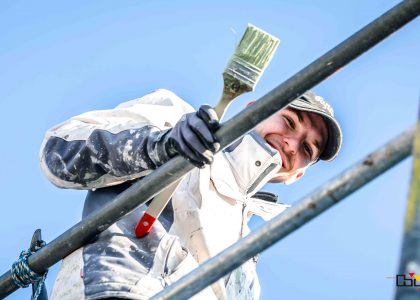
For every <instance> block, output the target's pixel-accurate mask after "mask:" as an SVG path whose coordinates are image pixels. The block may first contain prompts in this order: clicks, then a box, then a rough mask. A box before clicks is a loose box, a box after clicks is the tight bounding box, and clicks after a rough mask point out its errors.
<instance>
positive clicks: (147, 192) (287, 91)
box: [0, 0, 420, 297]
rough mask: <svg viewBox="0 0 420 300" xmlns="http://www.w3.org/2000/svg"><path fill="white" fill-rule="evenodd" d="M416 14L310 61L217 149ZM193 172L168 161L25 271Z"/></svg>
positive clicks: (226, 128)
mask: <svg viewBox="0 0 420 300" xmlns="http://www.w3.org/2000/svg"><path fill="white" fill-rule="evenodd" d="M419 14H420V0H406V1H403V2H401V3H400V4H398V5H397V6H395V7H394V8H392V9H391V10H389V11H388V12H386V13H385V14H384V15H382V16H381V17H379V18H377V19H376V20H374V21H373V22H372V23H370V24H368V25H367V26H365V27H364V28H362V29H361V30H360V31H358V32H357V33H355V34H354V35H352V36H351V37H349V38H348V39H346V40H345V41H344V42H342V43H341V44H339V45H338V46H336V47H335V48H333V49H332V50H330V51H329V52H327V53H326V54H324V55H323V56H321V57H320V58H318V59H317V60H315V61H314V62H313V63H311V64H310V65H309V66H307V67H306V68H304V69H303V70H301V71H299V72H298V73H296V74H295V75H293V76H292V77H291V78H289V79H288V80H286V81H285V82H283V83H282V84H280V85H279V86H277V87H276V88H275V89H273V90H272V91H270V92H269V93H268V94H266V95H264V96H263V97H262V98H260V99H259V101H257V102H256V103H255V104H254V105H252V106H249V107H248V108H246V109H245V110H244V111H242V112H241V113H239V114H238V115H236V116H234V117H233V118H232V119H230V120H229V121H227V122H226V123H224V124H223V125H222V126H221V127H220V129H219V130H218V131H217V133H216V136H217V138H218V139H219V140H220V144H221V149H223V148H224V147H226V146H227V145H229V144H230V143H232V142H233V141H235V140H236V139H238V138H239V137H241V136H242V135H244V134H245V133H247V132H248V131H250V130H251V129H252V128H253V127H255V125H257V124H258V123H259V122H261V121H262V120H264V119H266V118H267V117H269V116H271V115H272V114H274V113H275V112H277V111H278V110H280V109H282V108H284V107H285V106H286V105H287V104H289V103H290V102H291V101H293V100H294V99H296V98H297V97H298V96H299V95H301V94H303V93H304V92H305V91H307V90H308V89H311V88H312V87H314V86H315V85H317V84H318V83H320V82H321V81H323V80H325V79H326V78H327V77H328V76H330V75H332V74H333V73H334V72H336V71H337V70H338V69H340V68H342V67H343V66H345V65H346V64H348V63H349V62H350V61H352V60H353V59H355V58H357V57H358V56H359V55H361V54H362V53H364V52H366V51H367V50H369V49H370V48H372V47H373V46H375V45H376V44H378V43H379V42H380V41H382V40H383V39H385V38H386V37H387V36H389V35H390V34H392V33H393V32H395V31H396V30H398V29H400V28H401V27H403V26H404V25H405V24H407V23H409V22H410V21H412V20H413V19H415V18H416V17H417V16H418V15H419ZM192 169H193V166H192V165H191V164H189V163H188V162H187V161H185V160H184V159H182V158H181V157H175V158H173V159H171V160H170V161H169V162H168V163H166V164H165V165H163V166H161V167H160V168H159V169H158V170H156V171H154V172H152V173H151V174H150V175H148V176H146V177H145V178H143V179H142V180H139V181H138V182H137V183H136V184H134V185H133V186H131V187H130V188H129V189H127V190H126V191H124V192H123V193H121V194H120V195H118V196H117V197H116V198H115V199H114V201H113V202H112V203H110V204H109V205H106V206H104V207H103V209H102V210H100V211H98V212H96V213H94V214H91V215H90V216H89V217H87V218H86V219H84V220H82V221H81V222H79V223H77V224H76V225H74V226H73V227H72V228H70V229H69V230H67V231H66V232H64V233H63V234H61V235H60V236H59V237H57V238H56V239H54V240H53V241H51V242H50V243H49V244H48V245H47V246H45V247H43V248H42V249H41V250H39V251H38V252H36V253H34V254H32V255H31V256H30V257H29V258H28V264H29V266H30V267H31V269H32V270H33V271H35V272H37V273H39V274H42V273H44V272H45V271H46V270H47V269H48V268H49V267H50V266H52V265H54V264H55V263H56V262H58V261H59V260H61V259H62V258H64V257H66V256H67V255H69V254H70V253H72V252H73V251H75V250H76V249H78V248H80V247H81V246H82V245H84V244H85V243H86V242H88V241H89V240H90V239H91V238H92V237H93V236H95V235H97V234H99V233H100V232H102V231H103V230H105V229H106V228H108V227H109V226H110V225H111V224H113V223H114V222H116V221H117V220H119V219H120V218H121V217H122V216H124V215H125V214H127V213H129V212H130V211H132V210H133V209H135V208H136V207H138V205H141V204H143V203H145V202H146V201H147V200H149V199H151V198H152V197H153V196H155V195H156V194H158V193H159V192H160V191H162V190H163V189H164V188H165V187H167V186H168V185H170V184H172V183H173V182H175V181H176V180H177V179H178V178H180V177H181V176H183V175H184V174H186V173H187V172H188V171H190V170H192ZM16 289H18V286H17V285H16V284H15V283H14V282H13V280H12V276H11V272H10V271H8V272H6V273H4V274H3V275H2V276H1V277H0V297H5V296H7V295H9V294H10V293H12V292H13V291H15V290H16Z"/></svg>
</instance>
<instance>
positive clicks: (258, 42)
mask: <svg viewBox="0 0 420 300" xmlns="http://www.w3.org/2000/svg"><path fill="white" fill-rule="evenodd" d="M279 43H280V40H279V39H278V38H276V37H274V36H272V35H271V34H269V33H267V32H265V31H263V30H261V29H259V28H257V27H255V26H254V25H251V24H248V27H247V29H246V31H245V33H244V35H243V36H242V39H241V41H240V42H239V45H238V46H237V47H236V50H235V53H234V54H233V56H232V57H231V59H230V60H229V62H228V64H227V66H226V68H225V70H224V72H223V93H222V97H221V99H220V100H219V102H218V103H217V104H216V106H215V107H214V109H215V111H216V113H217V116H218V117H219V120H221V119H222V117H223V115H224V114H225V112H226V109H227V107H228V106H229V104H230V103H232V100H233V99H235V98H236V97H238V96H239V95H242V94H243V93H246V92H249V91H253V90H254V88H255V86H256V84H257V82H258V81H259V79H260V78H261V75H262V73H263V72H264V70H265V68H266V67H267V66H268V64H269V63H270V61H271V59H272V57H273V55H274V52H275V51H276V49H277V46H278V45H279ZM183 178H184V177H182V178H180V179H179V180H177V181H176V182H174V183H173V184H171V185H170V186H168V187H167V188H166V189H165V190H163V191H162V192H161V193H159V194H158V195H156V197H154V198H153V200H152V202H151V203H150V205H149V207H148V208H147V210H146V212H145V213H144V215H143V216H142V218H141V219H140V221H139V222H138V223H137V225H136V228H135V233H136V236H137V237H138V238H140V237H143V236H145V235H146V234H147V233H149V231H150V230H151V228H152V226H153V223H154V222H155V221H156V219H157V218H158V217H159V216H160V214H161V213H162V211H163V209H164V208H165V206H166V205H167V203H168V202H169V200H170V199H171V197H172V195H173V193H174V191H175V190H176V188H177V187H178V185H179V183H180V182H181V180H182V179H183Z"/></svg>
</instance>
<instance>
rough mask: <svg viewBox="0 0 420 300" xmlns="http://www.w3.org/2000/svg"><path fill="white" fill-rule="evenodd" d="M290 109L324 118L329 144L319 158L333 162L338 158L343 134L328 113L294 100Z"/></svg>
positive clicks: (304, 102)
mask: <svg viewBox="0 0 420 300" xmlns="http://www.w3.org/2000/svg"><path fill="white" fill-rule="evenodd" d="M288 107H291V108H294V109H297V110H303V111H307V112H312V113H316V114H318V115H321V116H322V117H323V118H324V120H325V124H326V125H327V128H328V140H327V144H326V145H325V149H324V151H323V152H322V153H321V155H320V156H319V159H321V160H326V161H331V160H333V159H334V158H336V157H337V155H338V152H339V151H340V148H341V142H342V133H341V128H340V125H339V124H338V122H337V121H336V120H335V119H334V118H333V117H331V116H330V115H328V114H327V113H325V112H323V111H322V110H318V109H316V107H314V106H313V105H311V104H309V103H308V102H306V101H303V100H300V99H297V100H294V101H293V102H292V103H290V104H289V105H288Z"/></svg>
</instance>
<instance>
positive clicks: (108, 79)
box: [0, 0, 420, 300]
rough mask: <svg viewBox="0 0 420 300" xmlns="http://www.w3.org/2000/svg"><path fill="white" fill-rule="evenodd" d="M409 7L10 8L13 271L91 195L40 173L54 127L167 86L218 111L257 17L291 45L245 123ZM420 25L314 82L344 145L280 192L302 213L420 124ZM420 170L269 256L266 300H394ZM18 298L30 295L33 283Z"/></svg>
mask: <svg viewBox="0 0 420 300" xmlns="http://www.w3.org/2000/svg"><path fill="white" fill-rule="evenodd" d="M397 3H398V2H397V1H391V0H370V1H361V0H354V1H327V0H317V1H309V0H297V1H247V0H245V1H139V0H137V1H132V0H130V1H106V0H101V1H97V0H92V1H80V0H79V1H68V2H60V1H58V2H57V1H47V0H46V1H19V0H13V1H12V0H3V1H1V3H0V37H1V38H0V41H1V42H0V66H1V67H0V103H1V111H2V114H1V117H0V126H1V129H2V130H1V132H2V141H3V142H2V143H1V144H2V147H0V163H1V166H2V171H1V172H0V182H1V190H2V192H1V193H2V195H1V201H2V208H1V210H0V225H1V226H0V238H1V239H2V241H3V242H2V243H0V272H2V273H3V272H5V271H6V270H7V269H9V268H10V265H11V264H12V262H13V261H14V260H15V259H16V258H17V256H18V255H19V252H20V251H21V250H22V249H26V248H27V247H28V245H29V242H30V239H31V236H32V233H33V231H34V230H35V229H36V228H42V230H43V236H44V238H45V240H46V241H47V242H48V241H51V240H52V239H54V238H55V237H57V236H58V235H59V234H61V233H62V232H64V231H65V230H66V229H68V228H69V227H71V226H72V225H73V224H75V223H76V222H78V221H79V220H80V216H81V210H82V205H83V200H84V194H85V192H81V191H73V190H60V189H57V188H55V187H54V186H53V185H52V184H50V183H49V182H48V181H47V180H46V178H45V177H44V176H43V175H42V173H41V171H40V168H39V166H38V152H39V146H40V144H41V141H42V138H43V135H44V133H45V131H46V130H47V129H48V128H49V127H51V126H53V125H55V124H57V123H59V122H61V121H63V120H65V119H67V118H69V117H71V116H73V115H76V114H79V113H82V112H85V111H89V110H95V109H105V108H111V107H114V106H116V105H117V104H118V103H120V102H122V101H126V100H130V99H133V98H136V97H138V96H141V95H143V94H145V93H148V92H150V91H152V90H154V89H157V88H167V89H171V90H173V91H174V92H175V93H177V94H178V95H179V96H181V97H182V98H184V99H186V100H187V101H189V102H190V103H192V104H193V106H194V107H196V108H198V107H199V105H200V104H202V103H209V104H215V103H216V102H217V100H218V98H219V96H220V93H221V87H222V78H221V73H222V72H223V69H224V67H225V65H226V63H227V61H228V60H229V58H230V56H231V54H232V52H233V51H234V48H235V46H236V44H237V43H238V41H239V40H240V37H241V36H242V33H243V31H244V29H245V27H246V24H247V23H252V24H254V25H256V26H258V27H260V28H262V29H264V30H266V31H268V32H270V33H272V34H273V35H275V36H277V37H279V38H280V39H281V44H280V46H279V49H278V51H277V53H276V55H275V57H274V58H273V60H272V62H271V64H270V66H269V67H268V69H267V70H266V72H265V74H264V76H263V77H262V79H261V81H260V82H259V84H258V86H257V87H256V90H255V91H254V92H252V93H249V94H246V95H243V96H241V97H240V98H239V99H238V100H237V101H236V102H235V104H233V105H232V107H231V108H230V110H229V113H228V114H227V117H229V116H232V115H233V114H235V113H237V112H239V111H240V110H241V108H242V107H244V106H245V105H246V103H247V102H248V101H250V100H253V99H258V98H259V97H260V96H262V95H264V94H265V93H266V92H268V91H270V90H271V89H272V88H274V87H275V86H277V85H278V84H280V83H281V82H282V81H284V80H286V79H287V78H289V77H290V76H291V75H293V74H294V73H295V72H297V71H299V70H300V69H301V68H303V67H305V66H306V65H307V64H309V63H310V62H312V61H313V60H315V59H316V58H318V57H319V56H320V55H322V54H323V53H325V52H326V51H328V50H329V49H330V48H332V47H334V46H335V45H336V44H338V43H339V42H341V41H342V40H344V39H345V38H347V37H348V36H349V35H351V34H352V33H354V32H355V31H357V30H358V29H360V28H361V27H362V26H364V25H366V24H367V23H368V22H370V21H371V20H373V19H374V18H376V17H377V16H379V15H380V14H382V13H383V12H385V11H386V10H388V9H389V8H391V7H392V6H394V5H395V4H397ZM419 30H420V21H419V20H418V19H417V20H415V21H413V22H411V23H410V24H408V25H407V26H406V27H404V28H403V29H401V30H400V31H398V32H397V33H395V34H393V35H392V36H391V37H389V38H388V39H387V40H385V41H384V42H382V43H381V44H379V45H378V46H376V47H375V48H373V49H372V50H370V51H369V52H367V53H365V54H364V55H363V56H362V57H360V58H359V59H357V60H356V61H354V62H353V63H351V64H350V65H348V66H347V67H345V68H344V69H342V70H341V71H340V72H338V73H337V74H335V75H333V76H332V77H331V78H329V79H328V80H326V81H324V82H322V83H321V84H319V85H318V86H316V87H315V88H314V90H315V91H316V92H317V93H318V94H320V95H322V96H324V97H325V99H327V100H328V101H329V102H330V103H331V104H332V106H333V107H334V109H335V113H336V116H337V118H338V119H339V120H340V122H341V124H342V127H343V132H344V143H343V148H342V151H341V153H340V155H339V157H338V158H337V159H336V160H335V161H334V162H333V163H323V162H321V163H319V164H317V165H316V166H315V167H314V168H312V169H310V170H309V172H308V173H307V174H306V175H305V177H304V178H303V179H302V180H301V181H300V182H298V183H296V184H294V185H291V186H283V185H270V186H268V187H267V189H268V190H271V191H274V192H276V193H278V194H279V197H280V199H281V201H282V202H287V203H290V204H292V205H293V203H296V202H297V201H299V199H301V198H302V197H303V196H305V195H306V194H309V193H310V192H311V191H312V190H314V189H315V188H316V187H317V186H319V185H321V184H322V183H324V182H325V181H326V180H328V179H330V178H332V177H334V176H335V175H337V174H339V173H340V172H341V171H343V170H344V169H346V168H347V167H348V166H350V165H352V164H353V163H355V162H357V161H358V160H360V159H362V158H363V157H364V156H365V155H367V154H368V153H369V152H371V151H373V150H374V149H376V148H378V147H380V146H381V145H383V144H384V143H385V142H387V141H388V140H389V139H390V138H391V137H394V136H396V135H397V134H399V133H400V132H401V131H403V130H404V129H405V128H408V127H409V126H411V125H413V124H415V122H416V120H417V112H418V105H419V103H418V100H419V96H420V75H419V70H420V58H419V53H420V39H419V38H418V37H419ZM410 172H411V159H407V160H405V161H404V162H403V163H401V164H400V165H398V166H397V167H395V168H394V169H392V170H390V171H388V172H387V173H386V174H384V175H383V176H381V177H380V178H377V179H376V180H375V181H373V182H372V183H371V184H369V185H368V186H366V187H365V188H363V189H362V190H359V191H357V192H355V193H354V194H353V195H351V196H350V197H348V198H347V199H346V200H345V201H343V202H342V203H340V204H338V205H337V206H336V207H334V208H332V209H331V210H329V211H327V212H326V213H324V214H323V215H321V216H320V217H318V218H317V219H316V220H314V221H312V222H310V223H309V224H308V225H306V226H304V227H302V228H301V229H299V230H298V231H296V232H294V233H293V234H291V235H290V236H288V237H287V238H285V239H284V240H282V241H280V242H279V243H277V244H276V245H275V246H273V247H271V248H270V249H268V250H266V251H265V252H264V253H263V254H262V255H261V258H260V263H259V274H260V281H261V285H262V299H264V300H268V299H280V298H283V299H309V298H310V299H323V300H328V299H352V300H353V299H391V298H392V297H393V294H394V285H395V283H394V282H393V281H392V280H389V279H385V277H387V276H393V275H395V274H396V272H397V266H398V261H399V255H400V249H401V238H402V224H403V219H404V211H405V205H406V198H407V194H408V186H409V180H410V174H411V173H410ZM259 223H260V222H258V221H254V222H253V224H254V226H258V225H259ZM57 268H58V265H56V266H54V267H52V268H51V271H50V274H49V277H48V279H47V285H48V288H49V290H50V289H51V287H52V283H53V281H54V278H55V275H56V272H57ZM9 298H10V299H29V289H26V290H19V291H17V292H15V293H14V294H13V295H11V296H10V297H9Z"/></svg>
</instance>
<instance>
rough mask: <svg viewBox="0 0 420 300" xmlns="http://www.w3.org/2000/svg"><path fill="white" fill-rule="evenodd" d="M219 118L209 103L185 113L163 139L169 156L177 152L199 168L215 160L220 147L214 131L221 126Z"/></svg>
mask: <svg viewBox="0 0 420 300" xmlns="http://www.w3.org/2000/svg"><path fill="white" fill-rule="evenodd" d="M219 126H220V124H219V118H218V117H217V114H216V112H215V111H214V109H213V108H211V107H210V106H209V105H202V106H201V107H200V109H199V110H198V111H197V112H194V113H189V114H186V115H183V116H182V118H181V119H180V120H179V121H178V123H176V124H175V126H174V128H172V129H170V130H169V131H168V132H167V133H166V134H165V137H164V139H163V142H164V147H165V150H166V152H167V155H168V156H169V157H173V156H175V155H176V154H179V155H181V156H182V157H184V158H185V159H186V160H188V161H189V162H191V163H192V164H193V165H195V166H196V167H199V168H204V166H205V165H206V164H210V163H212V161H213V155H214V153H215V152H217V151H218V150H219V148H220V143H219V142H218V141H217V140H216V137H215V136H214V133H215V132H216V130H217V129H218V128H219Z"/></svg>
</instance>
